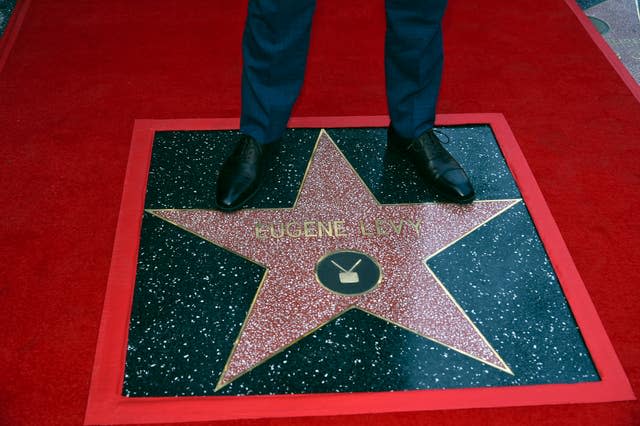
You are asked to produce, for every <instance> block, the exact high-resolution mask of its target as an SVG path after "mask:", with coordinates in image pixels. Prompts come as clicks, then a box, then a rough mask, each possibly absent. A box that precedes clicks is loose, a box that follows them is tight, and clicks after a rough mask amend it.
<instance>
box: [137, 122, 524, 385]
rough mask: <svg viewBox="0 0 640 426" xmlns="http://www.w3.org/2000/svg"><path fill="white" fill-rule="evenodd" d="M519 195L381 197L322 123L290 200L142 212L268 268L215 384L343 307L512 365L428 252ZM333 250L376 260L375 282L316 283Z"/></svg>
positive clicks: (351, 276) (350, 272)
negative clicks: (362, 287) (288, 204)
mask: <svg viewBox="0 0 640 426" xmlns="http://www.w3.org/2000/svg"><path fill="white" fill-rule="evenodd" d="M519 201H520V200H488V201H476V202H474V203H471V204H468V205H456V204H448V203H423V204H388V205H383V204H380V203H379V202H378V201H377V200H376V199H375V197H374V196H373V194H372V193H371V192H370V191H369V189H368V188H367V186H366V185H365V184H364V182H363V181H362V180H361V179H360V177H359V176H358V174H357V173H356V172H355V170H354V169H353V168H352V167H351V165H350V164H349V162H348V161H347V159H346V158H345V157H344V155H343V154H342V153H341V152H340V150H339V149H338V147H337V146H336V145H335V144H334V143H333V141H332V140H331V138H330V137H329V135H328V134H327V133H326V132H325V131H324V130H322V131H320V134H319V137H318V140H317V142H316V147H315V149H314V152H313V154H312V156H311V160H310V161H309V165H308V168H307V171H306V174H305V177H304V179H303V183H302V186H301V188H300V191H299V193H298V198H297V200H296V202H295V205H294V207H292V208H278V209H247V210H241V211H237V212H235V213H232V214H229V213H222V212H218V211H215V210H199V209H198V210H196V209H162V210H149V212H150V213H152V214H153V215H155V216H157V217H160V218H162V219H164V220H166V221H168V222H170V223H172V224H174V225H176V226H178V227H180V228H182V229H185V230H187V231H189V232H192V233H194V234H196V235H198V236H200V237H201V238H204V239H206V240H208V241H210V242H212V243H214V244H217V245H219V246H221V247H223V248H225V249H227V250H230V251H232V252H234V253H236V254H239V255H241V256H243V257H245V258H247V259H249V260H252V261H253V262H256V263H259V264H260V265H262V266H263V267H264V268H266V272H265V274H264V276H263V278H262V282H261V284H260V286H259V288H258V290H257V293H256V296H255V298H254V300H253V303H252V305H251V307H250V309H249V312H248V314H247V317H246V319H245V322H244V324H243V326H242V329H241V331H240V333H239V336H238V338H237V340H236V342H235V345H234V347H233V350H232V352H231V354H230V356H229V358H228V361H227V364H226V366H225V368H224V370H223V372H222V374H221V376H220V378H219V381H218V385H217V389H219V388H221V387H223V386H225V385H226V384H228V383H230V382H232V381H233V380H235V379H236V378H238V377H239V376H241V375H243V374H245V373H247V372H248V371H250V370H252V369H253V368H255V367H256V366H257V365H259V364H261V363H263V362H265V361H266V360H268V359H270V358H271V357H273V356H274V355H276V354H277V353H279V352H281V351H283V350H285V349H286V348H288V347H289V346H291V345H292V344H294V343H296V342H297V341H299V340H300V339H302V338H303V337H305V336H307V335H308V334H310V333H312V332H313V331H315V330H317V329H318V328H319V327H321V326H322V325H324V324H326V323H328V322H329V321H331V320H333V319H335V318H337V317H338V316H340V315H341V314H343V313H344V312H346V311H347V310H349V309H360V310H362V311H365V312H368V313H370V314H372V315H374V316H376V317H378V318H381V319H383V320H386V321H388V322H390V323H392V324H395V325H397V326H400V327H402V328H404V329H406V330H409V331H411V332H413V333H416V334H418V335H420V336H423V337H425V338H428V339H431V340H432V341H435V342H437V343H439V344H442V345H444V346H446V347H448V348H450V349H453V350H455V351H458V352H460V353H462V354H464V355H467V356H470V357H472V358H474V359H476V360H478V361H480V362H483V363H485V364H487V365H490V366H492V367H494V368H497V369H499V370H502V371H504V372H506V373H509V374H512V372H511V370H510V368H509V367H508V365H507V364H506V363H505V362H504V361H503V360H502V359H501V358H500V356H499V355H498V353H497V352H496V351H495V350H494V349H493V348H492V347H491V345H490V344H489V342H488V341H487V340H486V339H485V337H484V336H483V335H482V334H481V332H480V331H479V330H478V329H477V328H476V326H475V325H474V324H473V322H472V321H471V319H470V318H469V317H468V316H467V315H466V314H465V312H464V311H463V310H462V308H461V307H460V306H459V305H458V304H457V302H456V301H455V300H454V299H453V297H452V296H451V294H450V293H449V292H448V291H447V289H446V288H445V287H444V285H443V284H442V283H441V282H440V281H439V279H438V278H437V277H436V276H435V274H434V273H433V272H432V271H431V270H430V269H429V267H428V266H427V264H426V260H427V259H429V258H430V257H433V256H435V255H436V254H437V253H439V252H441V251H443V250H445V249H446V248H447V247H449V246H451V245H452V244H454V243H455V242H457V241H458V240H460V239H461V238H463V237H464V236H466V235H468V234H469V233H471V232H473V231H474V230H476V229H477V228H479V227H480V226H482V225H483V224H485V223H486V222H488V221H490V220H491V219H493V218H495V217H496V216H498V215H499V214H501V213H503V212H504V211H506V210H508V209H509V208H511V207H512V206H513V205H515V204H516V203H518V202H519ZM336 252H337V253H338V254H340V253H341V252H349V253H356V255H357V253H362V254H363V256H362V258H369V259H371V260H372V262H375V263H377V264H378V265H380V270H381V271H380V280H379V283H376V285H375V286H371V288H369V289H367V290H366V291H365V292H363V293H359V294H345V293H340V292H336V291H332V290H330V289H328V288H327V287H326V286H324V285H322V284H321V283H320V282H319V280H318V279H317V276H316V268H317V267H318V265H319V264H320V263H319V262H321V260H322V259H324V258H326V257H327V256H331V255H332V253H336ZM356 262H357V260H356ZM334 263H335V262H334ZM348 266H351V265H348ZM337 267H339V268H341V269H342V271H340V270H338V269H336V271H335V273H336V274H339V273H340V272H342V273H344V274H346V275H344V277H345V280H346V281H345V282H349V281H348V280H351V281H353V282H357V280H358V278H357V275H355V274H354V271H353V270H346V269H344V268H342V266H340V265H337ZM351 267H352V266H351ZM352 268H353V267H352ZM356 271H357V270H356ZM345 285H346V284H345Z"/></svg>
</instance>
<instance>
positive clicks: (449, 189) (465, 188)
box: [438, 169, 475, 203]
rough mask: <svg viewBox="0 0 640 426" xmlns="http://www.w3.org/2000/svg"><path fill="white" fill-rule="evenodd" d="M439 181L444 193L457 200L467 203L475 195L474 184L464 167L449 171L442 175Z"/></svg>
mask: <svg viewBox="0 0 640 426" xmlns="http://www.w3.org/2000/svg"><path fill="white" fill-rule="evenodd" d="M438 183H439V187H440V189H441V192H442V193H443V195H445V196H446V197H447V198H449V199H451V200H453V201H455V202H458V203H467V202H471V201H473V199H474V197H475V192H474V190H473V185H472V184H471V181H470V180H469V177H468V176H467V174H466V173H465V172H464V171H463V170H462V169H454V170H450V171H448V172H447V173H445V174H444V175H442V176H441V177H440V179H439V182H438Z"/></svg>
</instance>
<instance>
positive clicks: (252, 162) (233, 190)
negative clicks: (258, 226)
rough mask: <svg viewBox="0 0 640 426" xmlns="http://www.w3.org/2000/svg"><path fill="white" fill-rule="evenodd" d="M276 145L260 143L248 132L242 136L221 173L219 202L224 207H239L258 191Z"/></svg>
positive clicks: (217, 194) (229, 209) (225, 208)
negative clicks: (247, 134)
mask: <svg viewBox="0 0 640 426" xmlns="http://www.w3.org/2000/svg"><path fill="white" fill-rule="evenodd" d="M274 145H275V143H270V144H260V143H258V142H256V141H255V140H254V139H253V138H252V137H250V136H246V135H242V136H241V137H240V140H239V141H238V144H237V145H236V148H235V149H234V150H233V152H232V153H231V155H230V156H229V158H227V159H226V160H225V162H224V163H223V164H222V168H221V169H220V174H219V175H218V185H217V188H216V203H217V205H218V208H219V209H220V210H223V211H234V210H237V209H239V208H240V207H242V205H243V204H244V203H246V202H247V201H248V200H249V199H250V198H251V197H253V196H254V195H255V193H256V192H258V189H259V188H260V184H261V183H262V178H263V176H264V172H265V170H266V169H267V167H268V160H269V159H270V158H271V155H272V153H273V151H275V149H274V148H275V147H274Z"/></svg>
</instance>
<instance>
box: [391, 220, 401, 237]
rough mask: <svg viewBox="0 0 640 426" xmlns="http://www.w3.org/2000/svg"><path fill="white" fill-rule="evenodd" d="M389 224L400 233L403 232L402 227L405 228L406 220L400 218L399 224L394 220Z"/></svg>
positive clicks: (394, 230)
mask: <svg viewBox="0 0 640 426" xmlns="http://www.w3.org/2000/svg"><path fill="white" fill-rule="evenodd" d="M389 225H391V228H393V232H395V233H396V234H398V235H400V234H401V233H402V228H404V220H399V221H398V224H397V225H396V223H395V222H394V221H393V220H390V221H389Z"/></svg>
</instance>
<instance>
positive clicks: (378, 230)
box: [374, 219, 387, 235]
mask: <svg viewBox="0 0 640 426" xmlns="http://www.w3.org/2000/svg"><path fill="white" fill-rule="evenodd" d="M374 223H375V225H376V234H378V235H387V230H386V229H384V228H383V227H382V225H384V224H385V223H386V222H385V221H384V220H382V219H376V220H375V222H374Z"/></svg>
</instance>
